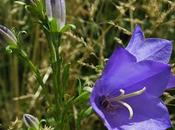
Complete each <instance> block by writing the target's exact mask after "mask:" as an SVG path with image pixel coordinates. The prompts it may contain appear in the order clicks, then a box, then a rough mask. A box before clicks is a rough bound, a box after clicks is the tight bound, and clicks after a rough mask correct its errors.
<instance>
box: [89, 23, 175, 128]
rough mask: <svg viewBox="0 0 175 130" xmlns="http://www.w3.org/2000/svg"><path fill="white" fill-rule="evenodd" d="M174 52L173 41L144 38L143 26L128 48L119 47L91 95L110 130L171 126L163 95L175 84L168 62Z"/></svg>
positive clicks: (93, 105) (97, 111)
mask: <svg viewBox="0 0 175 130" xmlns="http://www.w3.org/2000/svg"><path fill="white" fill-rule="evenodd" d="M151 44H158V45H151ZM162 46H163V47H162ZM156 49H158V50H156ZM162 51H163V52H162ZM171 51H172V45H171V42H170V41H168V40H163V39H155V38H152V39H151V38H150V39H144V37H143V33H142V31H141V28H140V27H139V26H136V28H135V31H134V33H133V36H132V38H131V40H130V42H129V45H128V46H127V47H126V49H125V48H123V47H121V46H118V47H117V48H116V50H115V51H114V52H113V54H112V56H111V57H110V59H109V60H108V62H107V64H106V66H105V68H104V71H103V73H102V75H101V77H100V78H99V79H98V80H97V81H96V84H95V86H94V88H93V91H92V94H91V97H90V103H91V105H92V108H93V109H94V110H95V112H96V113H97V114H98V115H99V116H100V117H101V118H102V120H103V121H104V123H105V125H106V127H107V128H108V130H165V129H167V128H169V127H171V122H170V118H169V113H168V110H167V108H166V106H165V105H164V103H163V102H162V100H161V99H160V98H159V97H160V96H161V95H162V94H163V92H164V90H165V89H166V88H167V85H168V84H173V82H171V83H169V81H170V79H171V78H172V77H173V76H172V74H171V67H170V66H169V65H168V64H167V62H168V60H169V57H170V55H171ZM119 59H120V60H119Z"/></svg>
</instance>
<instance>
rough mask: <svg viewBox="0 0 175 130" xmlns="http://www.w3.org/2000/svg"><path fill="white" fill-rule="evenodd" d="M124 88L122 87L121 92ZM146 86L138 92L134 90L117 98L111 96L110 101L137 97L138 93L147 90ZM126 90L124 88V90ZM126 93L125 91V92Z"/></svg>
mask: <svg viewBox="0 0 175 130" xmlns="http://www.w3.org/2000/svg"><path fill="white" fill-rule="evenodd" d="M121 90H122V89H120V92H121ZM145 90H146V88H145V87H144V88H142V89H141V90H138V91H136V92H133V93H129V94H126V95H124V94H123V95H122V94H121V95H122V96H121V95H119V96H118V97H115V98H111V99H110V101H120V100H123V99H127V98H130V97H135V96H138V95H141V94H142V93H143V92H145ZM123 91H124V90H123ZM123 93H125V91H124V92H123Z"/></svg>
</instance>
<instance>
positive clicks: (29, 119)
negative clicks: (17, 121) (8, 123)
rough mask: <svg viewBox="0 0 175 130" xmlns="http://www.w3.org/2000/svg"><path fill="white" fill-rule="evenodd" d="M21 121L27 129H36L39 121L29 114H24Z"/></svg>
mask: <svg viewBox="0 0 175 130" xmlns="http://www.w3.org/2000/svg"><path fill="white" fill-rule="evenodd" d="M23 121H24V123H25V125H26V126H27V127H28V128H35V129H38V127H39V120H38V119H37V118H36V117H34V116H32V115H30V114H24V115H23Z"/></svg>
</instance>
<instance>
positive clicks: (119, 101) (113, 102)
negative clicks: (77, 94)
mask: <svg viewBox="0 0 175 130" xmlns="http://www.w3.org/2000/svg"><path fill="white" fill-rule="evenodd" d="M145 90H146V87H144V88H142V89H140V90H138V91H135V92H132V93H129V94H125V90H123V89H120V90H119V91H120V95H119V96H117V97H108V96H102V97H101V101H100V105H101V106H102V107H103V108H104V109H105V110H107V111H112V110H116V109H117V108H118V107H119V106H120V105H122V106H124V107H125V108H127V109H128V112H129V119H132V118H133V115H134V112H133V109H132V107H131V105H129V104H128V103H127V102H125V101H123V100H124V99H128V98H131V97H135V96H139V95H141V94H143V93H144V92H145Z"/></svg>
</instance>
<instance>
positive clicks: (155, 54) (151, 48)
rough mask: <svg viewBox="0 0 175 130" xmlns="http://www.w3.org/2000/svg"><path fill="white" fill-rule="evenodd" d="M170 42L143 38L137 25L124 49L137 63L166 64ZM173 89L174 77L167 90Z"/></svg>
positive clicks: (170, 48) (172, 76)
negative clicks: (155, 62)
mask: <svg viewBox="0 0 175 130" xmlns="http://www.w3.org/2000/svg"><path fill="white" fill-rule="evenodd" d="M172 48H173V47H172V41H169V40H166V39H160V38H145V37H144V34H143V32H142V29H141V27H140V26H139V25H137V26H136V27H135V30H134V32H133V35H132V37H131V40H130V42H129V44H128V46H127V47H126V49H127V50H128V51H129V52H130V53H131V54H133V55H134V56H135V57H136V58H137V61H138V62H139V61H142V60H153V61H157V62H161V63H164V64H167V63H168V62H169V60H170V56H171V53H172ZM172 87H175V76H174V75H173V73H171V78H170V80H169V83H168V85H167V88H172Z"/></svg>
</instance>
